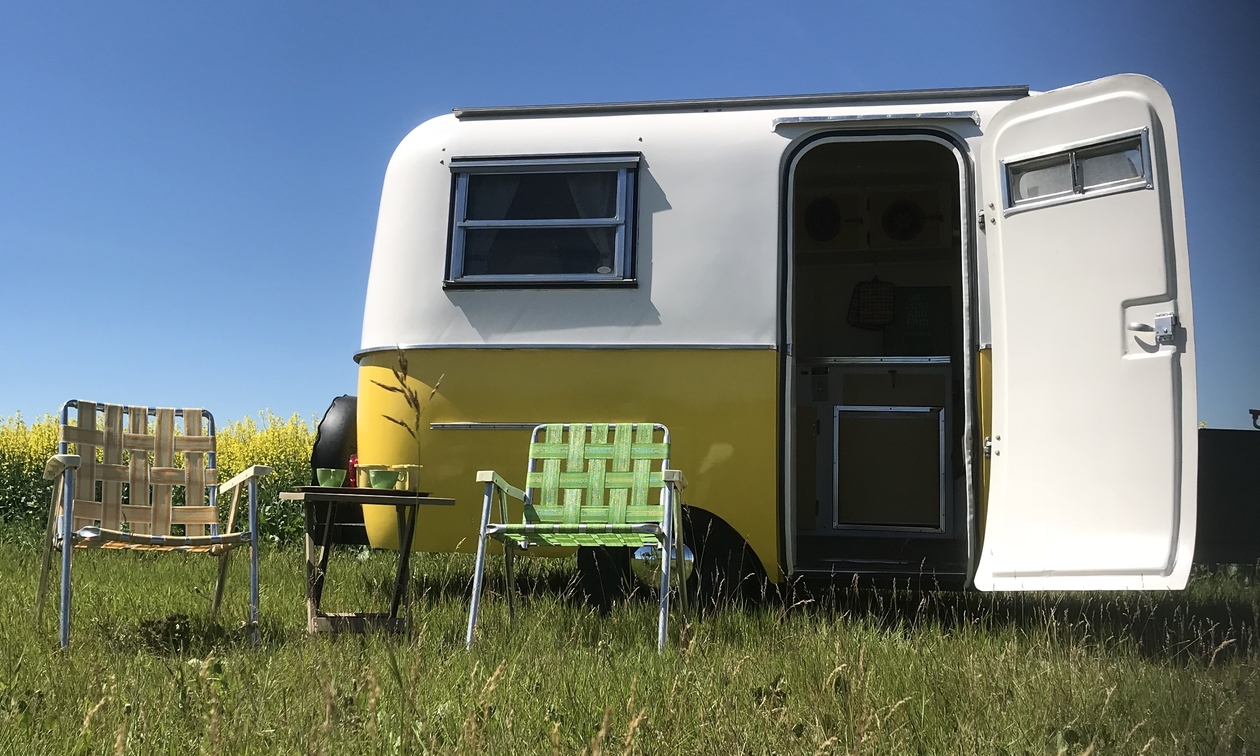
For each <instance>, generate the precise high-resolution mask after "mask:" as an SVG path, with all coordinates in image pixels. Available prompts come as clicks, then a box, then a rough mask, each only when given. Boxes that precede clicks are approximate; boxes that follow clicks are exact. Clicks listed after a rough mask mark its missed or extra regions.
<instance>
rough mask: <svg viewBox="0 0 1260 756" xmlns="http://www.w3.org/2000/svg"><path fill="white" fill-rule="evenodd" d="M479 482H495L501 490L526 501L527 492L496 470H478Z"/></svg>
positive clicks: (514, 497)
mask: <svg viewBox="0 0 1260 756" xmlns="http://www.w3.org/2000/svg"><path fill="white" fill-rule="evenodd" d="M477 482H478V483H493V484H494V485H495V487H496V488H498V489H499V490H500V491H503V492H504V493H506V494H507V495H508V496H511V497H512V498H513V499H519V500H520V501H525V492H524V491H522V490H521V489H519V488H517V487H516V486H513V485H510V484H509V483H508V482H507V481H506V480H504V479H503V478H502V477H500V476H499V474H498V473H497V472H495V471H494V470H478V471H477Z"/></svg>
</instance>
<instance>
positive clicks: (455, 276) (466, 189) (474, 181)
mask: <svg viewBox="0 0 1260 756" xmlns="http://www.w3.org/2000/svg"><path fill="white" fill-rule="evenodd" d="M637 168H638V159H637V157H631V158H626V157H620V156H613V157H604V156H600V157H584V158H555V159H537V158H534V159H530V158H522V159H519V160H511V159H504V160H454V161H452V170H453V171H454V173H455V207H454V224H455V225H454V233H453V234H452V238H451V257H450V276H449V278H448V283H455V284H459V283H464V284H474V285H475V284H486V285H521V286H532V285H540V284H542V285H548V284H550V285H565V284H570V285H582V284H588V283H589V284H601V283H619V282H627V281H632V280H633V277H634V265H633V251H634V238H633V237H634V234H633V230H634V224H633V216H634V213H633V209H634V185H635V179H636V177H637V176H636V174H637Z"/></svg>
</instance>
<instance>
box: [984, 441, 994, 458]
mask: <svg viewBox="0 0 1260 756" xmlns="http://www.w3.org/2000/svg"><path fill="white" fill-rule="evenodd" d="M984 456H985V458H986V459H987V458H989V457H991V456H993V439H992V438H990V437H989V436H985V437H984Z"/></svg>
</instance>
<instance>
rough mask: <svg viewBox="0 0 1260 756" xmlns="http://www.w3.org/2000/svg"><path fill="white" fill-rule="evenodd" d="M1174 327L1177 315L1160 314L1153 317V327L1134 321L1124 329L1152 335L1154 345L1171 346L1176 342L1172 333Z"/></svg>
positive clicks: (1169, 313)
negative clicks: (1153, 336) (1153, 335)
mask: <svg viewBox="0 0 1260 756" xmlns="http://www.w3.org/2000/svg"><path fill="white" fill-rule="evenodd" d="M1176 326H1177V314H1176V313H1175V312H1160V313H1156V315H1155V325H1149V324H1147V323H1139V322H1138V321H1136V320H1135V321H1133V322H1131V323H1129V325H1128V326H1126V327H1127V328H1128V329H1129V330H1130V331H1139V332H1141V333H1154V334H1155V343H1156V344H1172V343H1173V342H1174V341H1175V340H1176V339H1175V334H1174V331H1173V329H1174V328H1175V327H1176Z"/></svg>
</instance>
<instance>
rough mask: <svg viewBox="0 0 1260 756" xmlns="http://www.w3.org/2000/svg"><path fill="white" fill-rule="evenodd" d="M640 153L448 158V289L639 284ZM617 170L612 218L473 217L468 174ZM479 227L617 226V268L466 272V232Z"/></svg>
mask: <svg viewBox="0 0 1260 756" xmlns="http://www.w3.org/2000/svg"><path fill="white" fill-rule="evenodd" d="M641 162H642V155H641V154H639V153H598V154H580V155H519V156H505V157H475V158H474V157H456V158H452V159H451V161H450V170H451V208H450V216H449V218H450V224H449V234H448V243H447V249H446V271H445V276H444V282H443V286H444V288H448V289H541V288H549V289H554V288H601V287H636V286H638V281H637V279H636V277H635V258H636V247H637V244H636V242H637V236H638V234H637V233H636V230H637V229H636V226H637V219H638V185H639V181H638V179H639V175H638V174H639V167H640V164H641ZM581 171H589V172H602V173H611V172H613V171H616V172H617V198H616V203H615V204H616V208H615V209H616V215H615V216H614V217H611V218H589V219H540V220H506V221H503V220H498V221H479V220H469V219H468V218H467V217H466V216H467V210H468V177H469V176H471V175H474V174H509V173H524V174H538V173H574V172H581ZM477 228H510V229H515V228H615V229H617V233H616V248H615V251H614V265H613V270H612V271H611V272H609V273H607V274H601V273H514V274H474V275H467V274H465V273H464V257H463V254H464V244H465V238H466V232H467V231H468V230H469V229H477Z"/></svg>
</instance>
